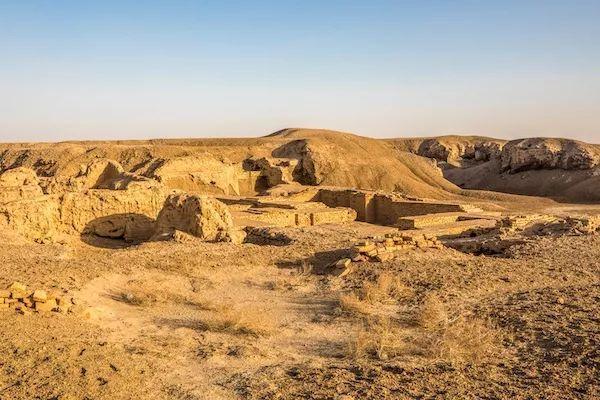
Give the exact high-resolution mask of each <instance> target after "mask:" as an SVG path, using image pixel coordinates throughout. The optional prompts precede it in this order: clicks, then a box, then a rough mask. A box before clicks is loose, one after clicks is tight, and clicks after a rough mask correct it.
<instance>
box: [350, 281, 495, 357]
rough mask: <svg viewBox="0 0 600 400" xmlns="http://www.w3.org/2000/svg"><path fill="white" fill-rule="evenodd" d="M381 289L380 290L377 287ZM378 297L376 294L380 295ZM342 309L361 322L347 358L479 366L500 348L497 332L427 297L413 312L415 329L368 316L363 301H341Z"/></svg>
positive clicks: (370, 312) (368, 313)
mask: <svg viewBox="0 0 600 400" xmlns="http://www.w3.org/2000/svg"><path fill="white" fill-rule="evenodd" d="M382 287H385V286H382ZM379 293H380V292H379ZM340 304H341V305H342V307H343V308H344V309H345V310H346V311H348V312H352V313H354V314H359V315H361V316H363V317H364V318H363V319H362V321H361V325H360V328H359V329H358V330H357V331H356V334H355V335H354V336H353V337H352V338H350V340H349V343H348V344H349V346H348V350H349V354H350V355H351V356H352V357H355V358H363V357H366V356H370V357H375V358H378V359H381V360H385V359H388V358H392V357H399V356H402V355H421V356H426V357H427V358H430V359H433V360H439V361H444V362H448V363H450V364H464V363H480V362H482V361H485V360H486V359H488V358H490V357H492V356H494V355H496V354H497V353H498V352H499V351H500V349H501V342H502V339H503V336H502V332H501V331H499V330H497V329H495V328H494V327H493V326H492V325H491V324H490V323H489V322H487V321H484V320H481V319H477V318H475V317H473V316H470V315H468V314H467V313H465V312H464V311H462V310H457V311H456V312H450V311H449V310H448V306H447V304H445V303H444V302H442V301H441V300H440V299H439V298H438V297H437V296H435V295H430V296H428V297H427V298H426V299H425V300H424V302H423V304H422V306H421V307H420V308H418V309H416V311H415V320H416V322H417V323H416V324H408V325H406V326H403V325H402V324H401V323H400V322H399V321H397V320H395V319H393V318H390V317H386V316H373V315H371V314H373V309H372V308H370V305H369V304H368V302H366V301H364V300H361V299H359V298H358V297H357V296H356V295H354V294H352V295H347V296H345V297H343V298H341V299H340Z"/></svg>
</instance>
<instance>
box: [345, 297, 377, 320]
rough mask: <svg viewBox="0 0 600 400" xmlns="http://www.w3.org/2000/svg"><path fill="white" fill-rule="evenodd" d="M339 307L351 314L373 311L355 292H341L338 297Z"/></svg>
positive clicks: (370, 312) (368, 313)
mask: <svg viewBox="0 0 600 400" xmlns="http://www.w3.org/2000/svg"><path fill="white" fill-rule="evenodd" d="M339 303H340V308H341V309H342V310H343V311H345V312H347V313H349V314H353V315H370V314H372V313H373V307H371V305H370V304H369V303H367V302H366V301H364V300H361V299H360V298H359V297H358V296H357V295H356V293H349V294H343V295H341V296H340V299H339Z"/></svg>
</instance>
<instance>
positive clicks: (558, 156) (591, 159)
mask: <svg viewBox="0 0 600 400" xmlns="http://www.w3.org/2000/svg"><path fill="white" fill-rule="evenodd" d="M500 158H501V164H500V167H501V170H502V172H504V171H508V172H510V173H515V172H520V171H527V170H535V169H564V170H583V169H591V168H594V167H595V166H597V165H598V162H599V161H600V152H599V151H598V148H597V146H595V145H591V144H587V143H582V142H578V141H575V140H568V139H544V138H530V139H520V140H513V141H510V142H508V143H507V144H506V145H504V147H503V148H502V152H501V155H500Z"/></svg>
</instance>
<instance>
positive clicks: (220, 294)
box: [0, 129, 600, 400]
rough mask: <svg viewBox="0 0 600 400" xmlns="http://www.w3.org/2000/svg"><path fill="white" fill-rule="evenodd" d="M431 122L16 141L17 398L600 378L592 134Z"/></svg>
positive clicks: (565, 392)
mask: <svg viewBox="0 0 600 400" xmlns="http://www.w3.org/2000/svg"><path fill="white" fill-rule="evenodd" d="M436 140H437V139H436V138H426V139H394V140H375V139H370V138H364V137H360V136H355V135H351V134H345V133H339V132H332V131H314V130H302V129H288V130H283V131H280V132H277V133H275V134H272V135H269V136H266V137H262V138H256V139H228V140H216V139H215V140H211V139H199V140H192V139H190V140H155V141H123V142H76V143H59V144H43V143H36V144H4V145H0V172H1V174H0V300H2V302H1V303H0V330H1V332H2V339H3V340H1V341H0V352H1V353H0V354H2V358H1V359H0V399H2V400H4V399H332V400H333V399H338V400H342V399H344V400H350V399H413V398H439V399H446V398H460V399H463V398H467V399H469V398H472V399H479V398H487V399H501V398H513V399H533V398H535V399H537V398H546V399H593V398H598V397H599V396H600V379H599V376H600V375H599V374H600V354H599V349H600V261H599V260H600V236H598V231H599V230H600V216H599V215H600V206H598V205H597V204H595V203H596V202H597V200H598V197H595V196H596V195H597V193H600V191H598V188H597V187H593V186H590V187H587V186H586V185H588V183H589V184H591V185H593V179H594V177H595V176H596V168H598V160H599V159H598V157H597V153H596V152H595V151H596V150H595V149H596V147H595V146H594V145H587V144H582V143H579V142H572V141H566V140H565V141H547V140H542V139H532V140H531V141H530V142H527V143H526V144H523V143H522V142H515V143H513V142H506V141H503V140H498V139H490V138H479V137H465V138H461V137H446V138H441V139H439V140H438V141H437V142H436ZM507 146H508V147H507ZM519 146H520V147H519ZM514 147H517V149H512V148H514ZM444 149H445V150H444ZM511 149H512V150H511ZM421 153H422V154H421ZM494 166H496V167H494ZM481 170H485V171H488V172H487V175H483V176H482V174H479V175H478V174H477V173H475V172H474V171H481ZM524 174H525V175H524ZM584 175H585V176H584ZM522 176H526V177H525V178H522ZM539 176H548V177H554V179H555V180H556V182H558V183H560V185H559V184H558V183H556V184H553V185H550V184H546V186H544V183H543V182H540V179H539ZM576 176H580V177H581V179H575V178H574V177H576ZM475 177H477V179H475ZM486 177H487V178H489V180H488V181H487V182H488V183H487V184H486V183H485V182H484V181H485V179H484V178H486ZM527 177H529V178H527ZM494 179H496V180H497V181H498V182H500V181H502V182H504V183H503V184H504V185H505V186H501V185H500V184H499V183H494V182H496V181H495V180H494ZM521 181H527V182H530V184H529V185H527V184H522V185H521V184H517V183H518V182H521ZM452 182H455V183H456V184H459V186H460V187H459V186H457V185H456V184H455V183H452ZM490 182H491V183H490ZM511 182H512V183H511ZM590 182H592V183H590ZM533 183H535V185H534V184H533ZM486 185H488V186H489V187H487V186H486ZM561 185H562V186H561ZM581 185H583V186H581ZM596 186H597V185H596ZM582 187H587V189H586V190H585V191H584V190H583V189H582ZM544 188H545V189H544ZM477 189H485V190H477ZM542 189H544V190H542ZM488 190H489V191H488ZM503 192H506V193H503ZM522 194H530V195H536V196H538V197H532V196H523V195H522ZM542 195H543V196H544V197H539V196H542ZM5 288H8V289H7V290H4V289H5Z"/></svg>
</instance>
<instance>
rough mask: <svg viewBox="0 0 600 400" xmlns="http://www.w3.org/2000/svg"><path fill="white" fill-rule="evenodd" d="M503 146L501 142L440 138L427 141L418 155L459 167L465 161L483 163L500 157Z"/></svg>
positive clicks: (480, 139)
mask: <svg viewBox="0 0 600 400" xmlns="http://www.w3.org/2000/svg"><path fill="white" fill-rule="evenodd" d="M502 146H503V141H501V140H493V139H487V138H479V139H470V138H466V139H462V138H454V137H449V138H447V137H440V138H431V139H425V140H424V141H423V142H421V144H420V145H419V147H418V149H417V154H418V155H420V156H422V157H428V158H434V159H436V160H438V161H442V162H447V163H449V164H451V165H457V166H459V165H461V163H462V162H463V161H465V160H474V161H477V162H483V161H488V160H490V159H491V158H493V157H498V156H499V155H500V151H501V149H502Z"/></svg>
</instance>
